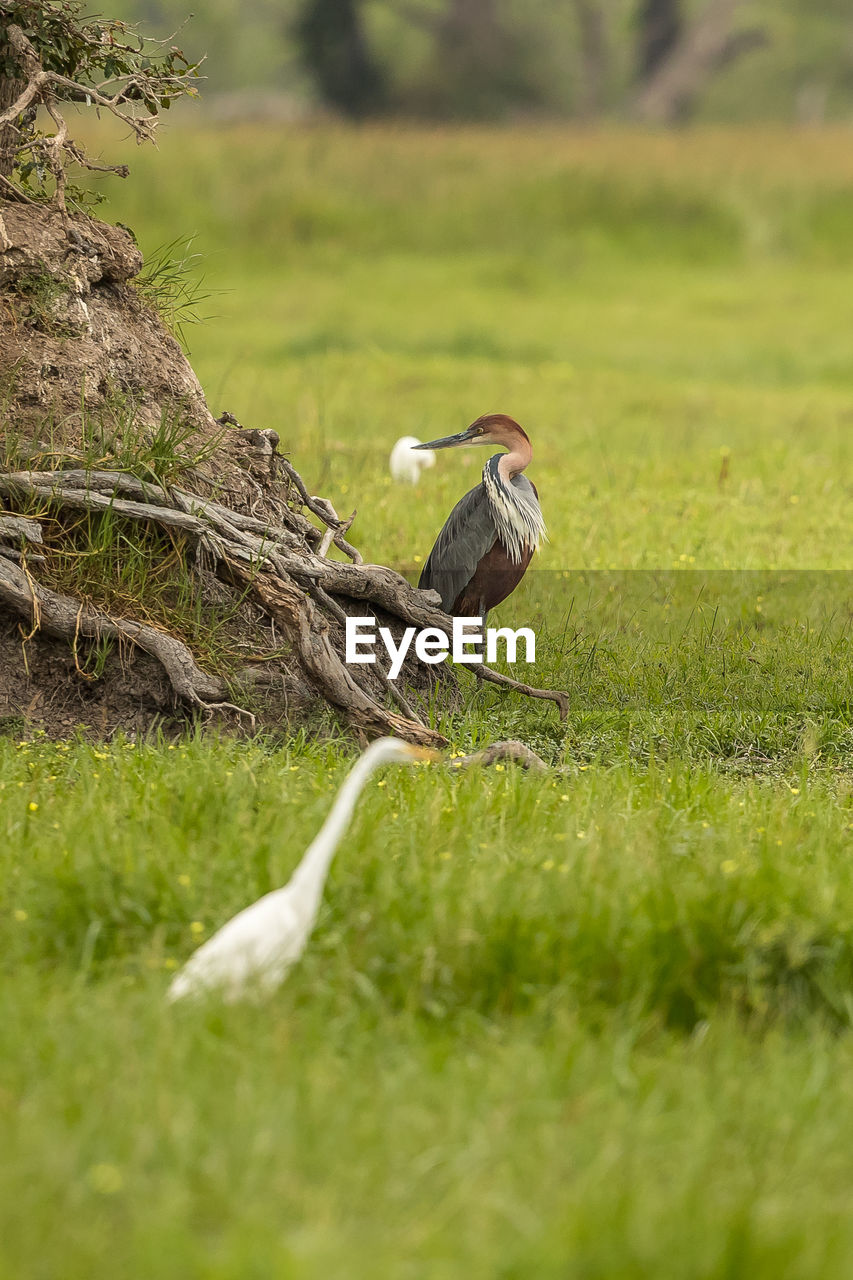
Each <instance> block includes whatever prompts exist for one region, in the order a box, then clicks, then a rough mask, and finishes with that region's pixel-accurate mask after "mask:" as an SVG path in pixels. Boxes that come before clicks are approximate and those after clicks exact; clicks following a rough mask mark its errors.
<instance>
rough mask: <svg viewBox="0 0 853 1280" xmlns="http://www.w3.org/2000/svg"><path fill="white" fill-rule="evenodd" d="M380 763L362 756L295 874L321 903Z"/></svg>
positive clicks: (294, 877)
mask: <svg viewBox="0 0 853 1280" xmlns="http://www.w3.org/2000/svg"><path fill="white" fill-rule="evenodd" d="M377 763H378V762H377V761H374V760H372V759H370V758H369V756H367V755H364V756H362V757H361V759H360V760H359V762H358V764H356V766H355V768H354V769H352V771H351V772H350V774H349V776H348V777H347V778H346V780H345V782H344V784H343V786H342V787H341V789H340V791H339V792H338V794H337V795H336V796H335V801H334V804H333V805H332V807H331V809H330V811H329V816H328V817H327V818H326V821H325V822H324V823H323V825H322V827H321V828H320V830H319V831H318V832H317V835H316V836H315V837H314V839H313V840H312V841H311V844H310V845H309V846H308V848H307V850H306V851H305V854H304V856H303V858H302V861H301V862H300V864H299V866H298V867H297V868H296V870H295V871H294V873H293V876H292V877H291V882H290V883H291V884H293V885H296V884H298V885H301V886H303V887H304V888H305V889H306V890H307V891H308V893H309V895H313V898H314V901H315V903H319V900H320V895H321V893H322V892H323V885H324V884H325V883H326V876H327V875H328V874H329V867H330V866H331V865H332V858H333V857H334V856H335V851H336V849H337V847H338V845H339V844H340V842H341V837H342V836H343V834H344V832H345V831H346V829H347V827H348V826H349V824H350V821H351V819H352V815H353V810H354V809H355V804H356V801H357V800H358V797H359V796H360V795H361V792H362V790H363V788H364V784H365V783H366V782H367V779H368V778H369V777H370V775H371V773H373V770H374V769H375V768H376V767H377Z"/></svg>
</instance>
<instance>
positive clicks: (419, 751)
mask: <svg viewBox="0 0 853 1280" xmlns="http://www.w3.org/2000/svg"><path fill="white" fill-rule="evenodd" d="M364 755H365V758H367V757H368V756H369V757H370V758H371V762H372V763H373V764H374V765H377V766H378V765H381V764H418V763H420V762H422V761H427V760H438V759H439V753H438V752H437V751H432V750H431V749H430V748H429V747H416V746H414V745H413V744H412V743H411V742H404V741H403V740H402V738H379V739H377V741H376V742H372V743H371V744H370V746H369V747H368V748H367V750H366V751H365V753H364Z"/></svg>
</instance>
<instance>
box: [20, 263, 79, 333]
mask: <svg viewBox="0 0 853 1280" xmlns="http://www.w3.org/2000/svg"><path fill="white" fill-rule="evenodd" d="M68 291H69V285H68V284H67V283H65V282H64V281H62V280H58V279H57V278H56V276H54V275H51V273H50V272H49V271H47V270H46V269H45V268H44V267H41V266H33V267H31V268H29V269H28V270H26V271H21V272H20V273H17V274H15V275H14V277H13V278H12V279H11V280H10V281H9V283H8V285H7V286H6V293H7V296H8V297H9V298H10V299H13V300H14V301H13V302H12V305H13V306H15V307H16V309H17V311H18V313H19V318H20V320H21V321H22V322H23V323H24V324H26V325H29V326H31V327H32V328H34V329H39V330H41V331H42V332H43V333H48V334H51V335H52V336H53V337H63V336H64V335H66V334H69V333H73V332H74V331H73V329H71V327H70V326H69V325H66V324H64V323H63V321H62V319H61V318H60V317H59V316H58V315H57V311H56V304H57V303H58V302H59V300H60V298H62V297H64V296H65V294H67V293H68Z"/></svg>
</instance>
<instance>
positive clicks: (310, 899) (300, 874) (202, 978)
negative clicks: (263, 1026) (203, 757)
mask: <svg viewBox="0 0 853 1280" xmlns="http://www.w3.org/2000/svg"><path fill="white" fill-rule="evenodd" d="M434 756H435V753H434V752H432V751H427V750H425V749H424V748H422V747H413V746H410V745H409V744H408V743H406V742H401V741H400V740H399V739H397V738H380V739H379V740H378V742H374V743H372V744H371V746H369V747H368V748H367V750H366V751H365V752H364V754H363V755H362V757H361V758H360V760H359V761H358V763H357V764H356V765H355V766H354V767H353V769H351V771H350V773H349V774H348V776H347V778H346V780H345V782H344V784H343V786H342V787H341V789H340V791H339V792H338V794H337V796H336V797H335V802H334V804H333V805H332V808H331V811H330V813H329V816H328V818H327V819H326V821H325V822H324V823H323V826H322V827H321V828H320V831H319V832H318V834H317V836H316V837H315V839H314V840H313V841H312V843H311V844H310V845H309V847H308V849H307V850H306V852H305V856H304V857H303V859H302V861H301V862H300V863H299V866H298V867H297V868H296V870H295V871H294V873H293V875H292V876H291V878H290V880H289V882H288V883H287V884H286V885H285V886H284V888H283V889H274V890H273V891H272V893H267V894H265V895H264V897H263V898H259V899H258V901H257V902H254V903H252V905H251V906H250V907H246V908H245V910H243V911H241V912H239V914H238V915H236V916H233V917H232V919H231V920H229V921H228V923H227V924H224V925H223V926H222V928H221V929H220V930H219V932H218V933H215V934H214V935H213V937H212V938H209V939H208V940H207V942H204V943H202V945H201V946H200V947H199V949H198V951H196V952H195V953H194V954H193V955H192V956H190V958H189V960H188V961H187V963H186V964H185V965H184V967H183V969H181V971H180V972H179V973H177V974H176V975H175V977H174V978H173V980H172V983H171V986H170V987H169V993H168V998H169V999H170V1000H181V999H183V998H184V997H186V996H197V995H201V994H204V993H205V992H210V991H217V992H219V993H220V994H221V996H222V998H223V999H224V1000H226V1001H233V1000H239V999H242V998H243V997H244V996H248V995H261V996H263V995H269V994H270V993H271V992H273V991H275V989H276V987H278V986H279V984H280V983H281V982H282V980H283V979H284V977H285V975H286V973H287V971H288V969H289V968H290V967H291V966H292V965H293V964H295V963H296V961H297V960H298V959H299V957H300V956H301V955H302V952H303V951H304V950H305V946H306V943H307V942H308V939H309V938H310V936H311V931H312V929H313V928H314V923H315V921H316V919H317V913H318V911H319V909H320V900H321V898H322V895H323V886H324V885H325V883H326V876H327V875H328V872H329V867H330V866H331V862H332V858H333V857H334V854H335V850H336V848H337V847H338V844H339V842H340V839H341V836H342V835H343V833H344V831H346V829H347V826H348V825H349V822H350V819H351V818H352V814H353V810H354V808H355V803H356V800H357V799H358V797H359V795H360V794H361V791H362V788H363V787H364V784H365V783H366V782H367V779H368V778H369V777H370V775H371V774H372V773H373V771H374V769H378V768H379V766H380V765H383V764H392V763H399V764H412V763H413V762H414V761H416V760H427V759H433V758H434Z"/></svg>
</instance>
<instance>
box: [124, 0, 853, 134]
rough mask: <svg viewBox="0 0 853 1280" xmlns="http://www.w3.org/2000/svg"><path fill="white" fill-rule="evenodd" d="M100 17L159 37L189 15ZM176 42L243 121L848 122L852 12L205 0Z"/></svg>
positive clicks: (599, 2)
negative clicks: (201, 63) (320, 116)
mask: <svg viewBox="0 0 853 1280" xmlns="http://www.w3.org/2000/svg"><path fill="white" fill-rule="evenodd" d="M108 7H109V11H110V13H111V14H113V13H115V14H116V16H119V17H124V18H126V19H128V20H130V21H138V22H141V23H142V24H143V25H144V27H145V28H146V29H147V30H149V31H154V32H156V33H158V34H159V33H165V32H167V31H168V30H171V29H174V28H177V27H178V26H179V25H180V24H181V23H182V22H183V21H184V19H185V17H186V13H187V9H188V4H187V0H116V2H115V3H111V4H110V5H109V6H108ZM181 43H182V44H183V46H184V48H185V49H186V51H187V53H188V55H189V56H191V57H197V56H200V55H201V54H206V55H207V68H206V70H207V75H208V93H207V98H208V100H209V101H210V103H211V105H212V106H214V107H216V108H217V109H219V110H220V111H221V112H222V113H223V114H232V115H234V116H237V117H239V116H250V115H253V114H255V115H257V114H270V115H278V116H280V117H281V116H288V115H289V116H296V117H298V116H300V115H306V114H311V113H313V112H316V111H318V110H329V111H332V112H336V113H340V114H342V115H345V116H349V117H352V118H355V119H359V118H365V117H368V116H377V115H387V116H395V115H396V116H402V117H410V118H418V119H437V120H438V119H444V120H448V119H449V120H454V119H455V120H497V121H500V120H507V119H517V118H519V117H523V116H530V115H541V116H551V117H561V118H577V119H586V120H595V119H597V118H611V119H613V118H615V119H630V118H641V119H646V120H649V121H651V122H653V123H664V124H668V123H675V122H678V121H682V120H686V119H699V120H704V121H720V122H722V121H735V120H749V121H756V120H789V121H790V120H794V121H799V122H801V123H812V122H817V121H820V120H823V119H835V120H837V119H845V118H848V117H853V6H852V5H851V4H850V0H210V2H209V3H208V4H206V5H205V6H204V8H203V11H202V12H199V13H197V14H196V15H195V16H194V17H193V19H192V20H191V21H190V22H189V24H188V25H187V27H186V28H185V29H184V31H183V32H182V36H181Z"/></svg>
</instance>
